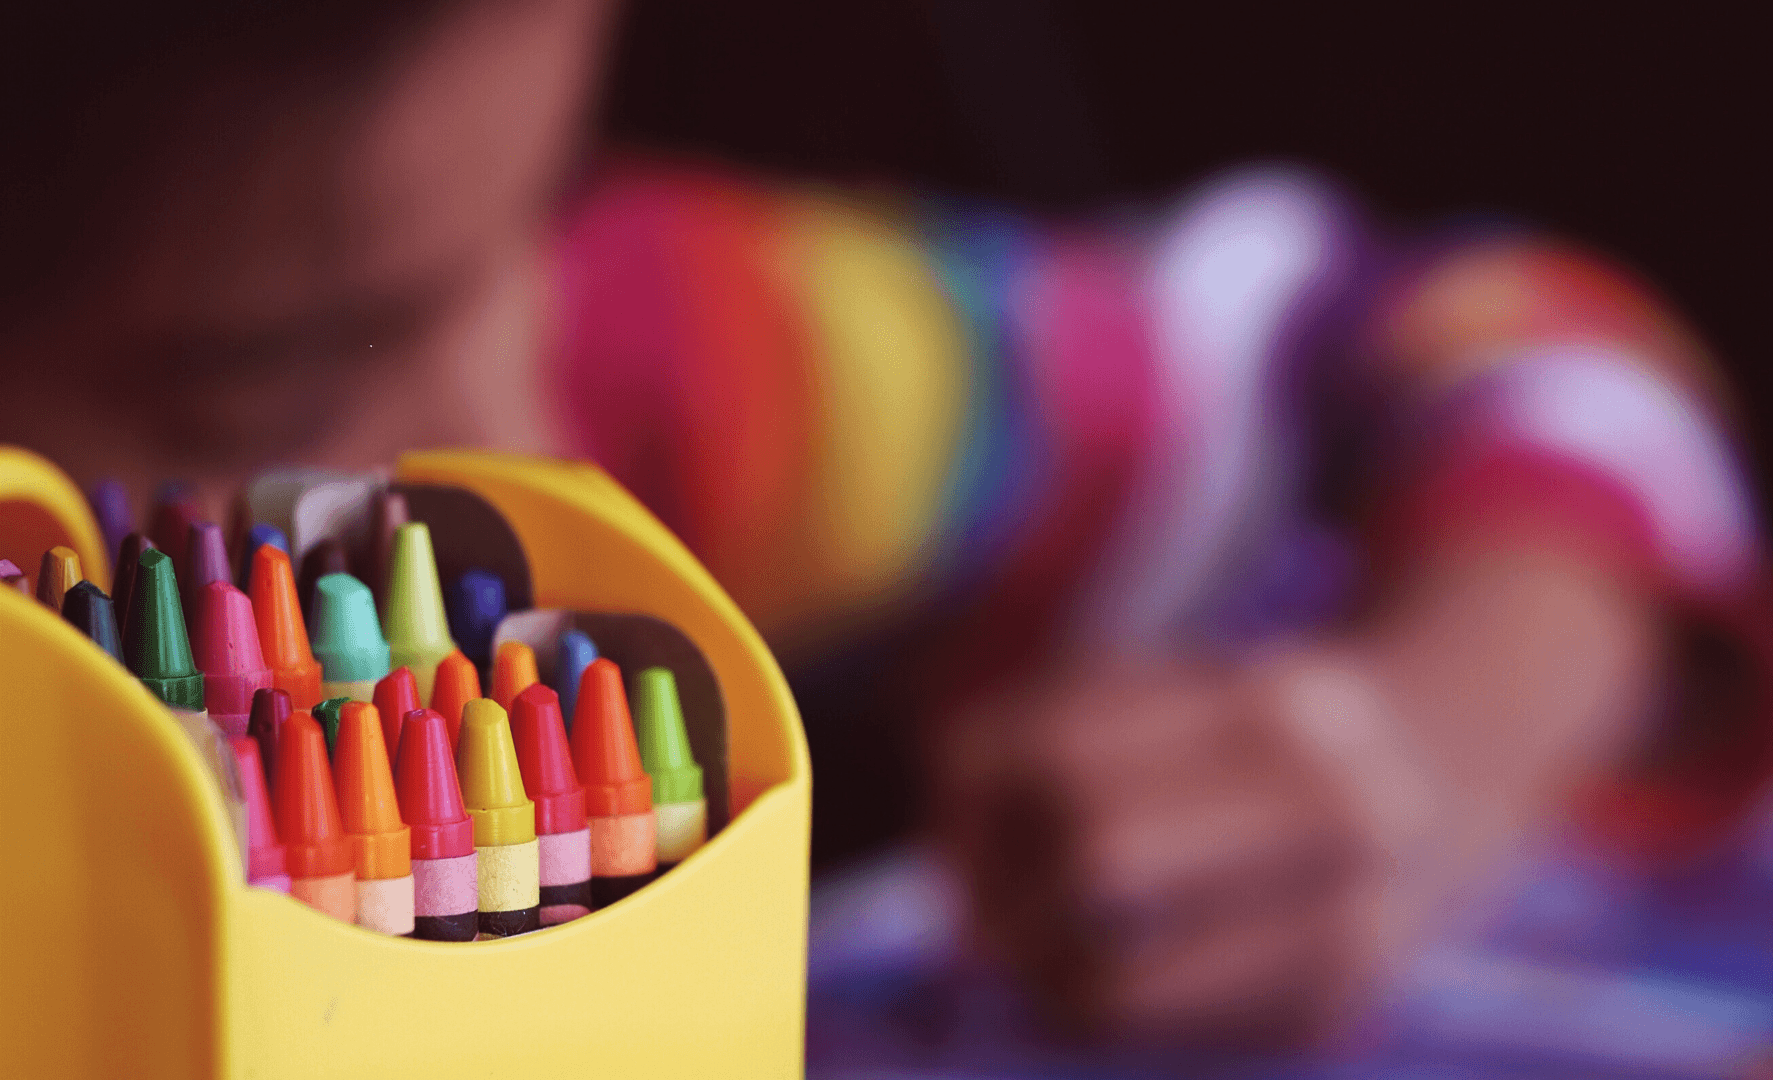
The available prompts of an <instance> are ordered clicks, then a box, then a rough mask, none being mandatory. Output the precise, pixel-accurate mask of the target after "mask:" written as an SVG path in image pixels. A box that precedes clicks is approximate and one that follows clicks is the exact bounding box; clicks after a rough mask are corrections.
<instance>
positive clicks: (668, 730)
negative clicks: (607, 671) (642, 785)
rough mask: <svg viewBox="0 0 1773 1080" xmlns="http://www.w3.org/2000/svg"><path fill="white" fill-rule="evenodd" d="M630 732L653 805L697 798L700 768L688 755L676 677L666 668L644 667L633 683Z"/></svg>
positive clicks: (699, 793) (700, 775)
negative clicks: (636, 742) (649, 779)
mask: <svg viewBox="0 0 1773 1080" xmlns="http://www.w3.org/2000/svg"><path fill="white" fill-rule="evenodd" d="M634 730H635V732H636V733H637V734H638V735H639V737H640V760H641V762H642V763H643V764H645V766H646V771H647V773H648V775H650V776H651V777H652V778H653V803H654V805H657V804H659V803H680V802H693V801H694V800H696V799H700V798H701V797H702V768H701V766H699V765H697V764H696V761H695V758H694V757H692V756H691V754H690V743H689V731H688V730H687V729H686V728H685V727H684V725H683V707H682V706H681V705H680V704H679V703H678V701H677V678H676V676H674V675H672V674H671V671H670V669H669V668H662V667H651V668H647V669H646V670H645V671H643V672H641V673H640V675H639V676H638V677H637V678H636V679H635V680H634Z"/></svg>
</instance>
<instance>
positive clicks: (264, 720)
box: [246, 687, 293, 783]
mask: <svg viewBox="0 0 1773 1080" xmlns="http://www.w3.org/2000/svg"><path fill="white" fill-rule="evenodd" d="M292 711H293V709H292V708H291V706H290V699H289V691H287V690H279V689H277V688H276V687H270V688H267V689H264V690H259V691H257V692H256V693H254V694H253V695H252V718H251V719H250V720H248V721H247V722H246V734H247V737H248V738H250V739H252V740H254V741H255V742H257V743H258V744H259V760H260V761H262V762H264V765H265V782H266V783H269V782H270V780H271V777H272V776H274V775H276V768H277V740H278V739H279V738H281V737H282V735H283V722H284V721H286V720H288V719H289V714H290V713H291V712H292Z"/></svg>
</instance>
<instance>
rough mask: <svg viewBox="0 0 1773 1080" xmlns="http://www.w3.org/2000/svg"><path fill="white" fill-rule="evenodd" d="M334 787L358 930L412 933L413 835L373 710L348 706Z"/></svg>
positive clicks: (336, 755)
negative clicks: (351, 869)
mask: <svg viewBox="0 0 1773 1080" xmlns="http://www.w3.org/2000/svg"><path fill="white" fill-rule="evenodd" d="M332 781H333V788H334V790H336V791H337V792H338V794H339V817H340V819H341V820H343V821H344V823H345V836H346V837H348V838H349V839H350V841H351V855H352V858H353V860H354V863H355V866H356V870H357V925H358V926H361V927H363V928H364V929H366V930H375V931H378V932H380V933H383V934H395V935H399V936H405V935H407V934H410V933H412V931H413V880H412V830H411V829H409V828H407V827H406V825H405V823H404V822H402V821H401V820H400V806H399V804H398V803H397V802H395V800H394V772H393V770H392V769H390V768H389V766H388V748H387V747H386V746H385V745H384V744H383V742H382V718H381V716H380V715H379V714H378V713H377V712H376V707H375V706H374V705H365V704H364V703H363V702H361V701H353V702H349V703H348V704H346V705H345V709H344V712H343V714H342V716H341V719H340V720H339V740H338V748H337V749H336V750H335V751H334V752H333V758H332Z"/></svg>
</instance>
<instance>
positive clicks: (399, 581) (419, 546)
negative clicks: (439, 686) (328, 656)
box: [382, 521, 456, 719]
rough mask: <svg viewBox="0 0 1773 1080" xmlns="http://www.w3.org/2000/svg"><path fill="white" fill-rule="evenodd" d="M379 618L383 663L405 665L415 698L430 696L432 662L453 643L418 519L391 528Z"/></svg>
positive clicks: (434, 667) (426, 529) (427, 540)
mask: <svg viewBox="0 0 1773 1080" xmlns="http://www.w3.org/2000/svg"><path fill="white" fill-rule="evenodd" d="M382 623H383V626H384V627H385V628H386V630H387V632H388V646H389V648H390V650H391V653H392V655H391V658H390V659H389V661H388V664H389V666H390V667H391V668H398V667H408V668H411V669H412V677H413V681H414V682H415V683H416V684H417V685H418V689H419V700H420V701H421V702H427V701H430V700H431V686H432V683H433V682H434V681H435V680H436V678H437V663H438V661H440V660H442V659H443V658H444V657H446V656H448V655H449V654H450V653H452V652H455V651H456V643H455V642H454V641H451V640H450V637H449V619H448V618H447V617H446V616H445V615H444V612H443V585H442V583H441V582H439V581H438V580H437V557H436V555H435V554H433V552H432V550H431V529H430V527H429V526H427V525H426V524H425V523H424V522H422V521H413V522H408V523H407V524H405V525H402V526H400V527H399V528H398V529H396V530H395V532H394V551H393V554H392V556H391V557H390V558H389V565H388V581H387V585H386V592H385V594H384V597H383V601H382ZM384 719H385V718H384Z"/></svg>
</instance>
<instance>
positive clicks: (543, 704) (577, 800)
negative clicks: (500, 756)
mask: <svg viewBox="0 0 1773 1080" xmlns="http://www.w3.org/2000/svg"><path fill="white" fill-rule="evenodd" d="M511 739H512V741H513V742H514V743H516V744H517V768H518V771H519V772H521V773H522V775H523V790H524V793H525V794H527V795H528V796H529V798H530V801H531V802H533V803H535V804H536V842H537V848H538V852H539V858H540V862H541V882H542V890H541V897H542V925H543V926H553V925H554V924H556V923H563V922H567V921H568V920H570V919H576V918H578V917H580V916H581V915H589V914H591V911H592V909H593V908H594V907H596V905H595V904H593V903H592V900H591V826H590V825H589V824H588V823H587V822H586V820H585V789H584V788H583V787H580V786H579V778H578V776H577V775H576V774H575V773H574V772H573V754H572V748H571V746H569V745H568V744H567V741H566V721H565V720H564V719H562V717H561V714H560V695H559V694H557V693H555V692H554V691H553V690H552V689H550V688H549V687H547V686H544V685H542V684H541V683H537V684H535V685H534V686H531V687H530V688H529V689H527V690H525V691H523V693H521V694H518V695H517V698H516V700H515V701H513V702H512V703H511Z"/></svg>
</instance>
